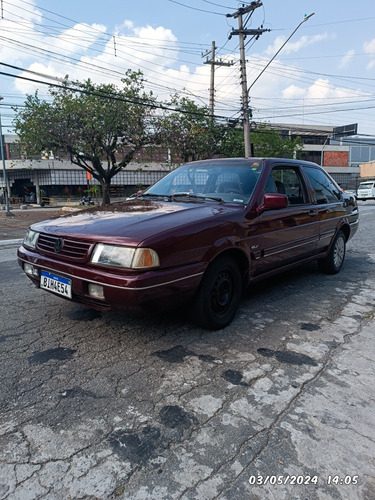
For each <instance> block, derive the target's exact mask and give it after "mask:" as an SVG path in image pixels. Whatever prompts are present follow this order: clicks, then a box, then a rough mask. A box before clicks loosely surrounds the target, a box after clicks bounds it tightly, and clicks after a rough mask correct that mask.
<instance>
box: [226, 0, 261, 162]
mask: <svg viewBox="0 0 375 500" xmlns="http://www.w3.org/2000/svg"><path fill="white" fill-rule="evenodd" d="M262 5H263V4H262V2H259V1H257V2H251V4H250V5H248V6H247V7H241V8H239V9H238V10H237V11H236V12H234V13H233V14H227V17H233V18H234V19H236V18H237V19H238V30H235V29H232V32H231V34H230V35H229V39H230V38H232V36H233V35H238V37H239V42H240V70H241V85H242V115H243V133H244V143H245V157H246V158H250V157H251V137H250V112H249V93H248V90H247V77H246V57H245V43H244V40H245V37H246V35H252V36H256V37H259V36H260V35H261V34H262V33H264V32H265V31H270V30H269V29H263V28H259V29H255V30H247V29H245V28H244V26H243V19H242V16H243V15H244V14H248V13H249V12H253V11H254V10H255V9H257V8H258V7H261V6H262Z"/></svg>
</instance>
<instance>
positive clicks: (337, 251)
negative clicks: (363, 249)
mask: <svg viewBox="0 0 375 500" xmlns="http://www.w3.org/2000/svg"><path fill="white" fill-rule="evenodd" d="M345 253H346V238H345V235H344V233H343V232H342V231H339V232H338V233H337V235H336V237H335V239H334V240H333V243H332V246H331V249H330V251H329V253H328V255H327V257H325V258H324V259H320V260H319V261H318V264H319V268H320V270H321V271H323V272H324V273H327V274H337V273H338V272H340V269H341V268H342V265H343V263H344V259H345Z"/></svg>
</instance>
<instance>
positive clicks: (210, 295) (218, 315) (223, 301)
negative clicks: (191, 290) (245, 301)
mask: <svg viewBox="0 0 375 500" xmlns="http://www.w3.org/2000/svg"><path fill="white" fill-rule="evenodd" d="M241 295H242V280H241V273H240V270H239V268H238V266H237V264H236V263H235V261H234V260H233V259H232V258H230V257H219V258H218V259H217V260H216V261H214V262H213V263H212V264H211V265H210V266H209V267H208V269H207V271H206V273H205V275H204V276H203V279H202V282H201V284H200V287H199V289H198V292H197V295H196V297H195V300H194V303H193V310H192V312H193V321H194V322H195V323H197V324H198V325H199V326H202V327H204V328H208V329H209V330H218V329H220V328H224V327H225V326H227V325H229V323H230V322H231V321H232V319H233V318H234V315H235V314H236V311H237V308H238V305H239V302H240V300H241Z"/></svg>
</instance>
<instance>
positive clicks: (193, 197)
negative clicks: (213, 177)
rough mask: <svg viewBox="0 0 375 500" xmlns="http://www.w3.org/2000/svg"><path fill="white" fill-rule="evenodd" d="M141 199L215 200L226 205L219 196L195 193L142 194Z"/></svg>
mask: <svg viewBox="0 0 375 500" xmlns="http://www.w3.org/2000/svg"><path fill="white" fill-rule="evenodd" d="M139 196H140V197H141V198H142V197H146V196H150V197H155V198H166V199H167V200H174V199H176V198H187V199H189V200H213V201H218V202H219V203H224V200H223V199H222V198H220V197H218V196H205V195H200V194H193V193H174V194H156V193H142V194H140V195H139Z"/></svg>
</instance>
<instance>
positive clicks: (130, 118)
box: [14, 70, 155, 204]
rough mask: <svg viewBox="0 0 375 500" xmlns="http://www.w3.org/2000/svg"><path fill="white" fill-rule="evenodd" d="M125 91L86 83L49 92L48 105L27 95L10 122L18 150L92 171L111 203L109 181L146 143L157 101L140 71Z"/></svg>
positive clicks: (130, 75) (131, 75) (129, 75)
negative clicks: (65, 159)
mask: <svg viewBox="0 0 375 500" xmlns="http://www.w3.org/2000/svg"><path fill="white" fill-rule="evenodd" d="M122 83H123V84H124V86H123V88H121V89H119V88H118V87H116V86H115V85H112V84H100V85H96V84H94V83H92V82H91V81H90V80H87V81H85V82H83V83H81V82H78V81H76V82H73V83H71V82H68V79H67V78H66V79H65V81H64V82H63V84H62V85H61V87H50V89H49V94H50V96H51V100H49V101H48V102H47V101H45V100H41V99H40V98H39V95H38V92H36V93H35V94H34V95H33V96H31V95H29V96H27V99H26V102H25V107H24V108H23V109H20V110H16V111H17V115H16V118H15V120H14V126H15V130H16V133H17V134H18V137H19V142H20V145H21V147H22V148H23V149H24V150H25V151H26V152H27V153H28V154H29V155H40V154H41V152H42V151H44V150H46V151H50V150H51V151H53V152H54V153H55V154H56V153H58V152H60V151H63V152H65V153H67V154H68V155H69V157H70V160H71V162H72V163H74V164H76V165H78V166H79V167H81V168H83V169H84V170H86V171H88V172H90V173H91V174H92V176H93V177H94V178H95V179H97V180H98V181H99V182H100V184H101V188H102V195H103V204H105V203H109V185H110V183H111V179H112V178H113V176H115V175H116V174H117V173H118V172H119V171H120V170H121V169H122V168H123V167H125V166H126V165H127V164H128V163H129V162H130V161H131V159H132V158H133V156H134V154H135V153H136V152H137V151H139V150H140V149H141V148H142V146H143V145H144V144H147V142H148V141H149V140H150V137H149V128H148V118H149V116H150V110H151V109H152V106H153V104H154V102H155V100H154V97H153V96H152V93H148V94H146V93H145V92H144V90H143V77H142V73H141V72H139V71H138V72H132V71H130V70H129V71H128V72H127V73H126V76H125V78H124V79H123V80H122Z"/></svg>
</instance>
